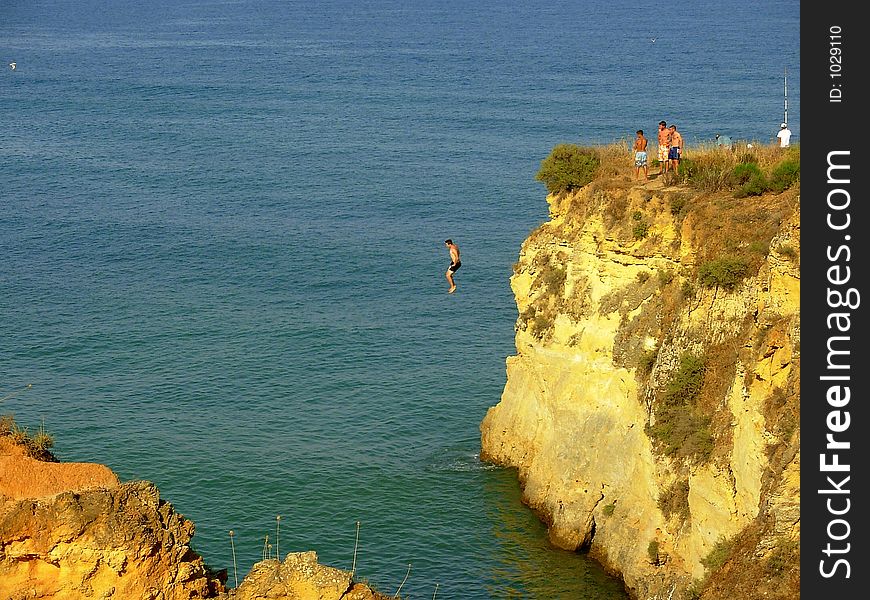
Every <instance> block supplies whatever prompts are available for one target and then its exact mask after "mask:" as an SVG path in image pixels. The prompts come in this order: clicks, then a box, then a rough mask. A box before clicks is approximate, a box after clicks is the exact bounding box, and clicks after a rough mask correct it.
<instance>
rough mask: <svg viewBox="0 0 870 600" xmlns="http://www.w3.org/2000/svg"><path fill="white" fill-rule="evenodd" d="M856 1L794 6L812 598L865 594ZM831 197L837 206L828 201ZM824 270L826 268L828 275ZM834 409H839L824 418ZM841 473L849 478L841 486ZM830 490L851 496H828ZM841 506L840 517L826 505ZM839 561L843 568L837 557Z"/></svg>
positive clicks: (863, 76)
mask: <svg viewBox="0 0 870 600" xmlns="http://www.w3.org/2000/svg"><path fill="white" fill-rule="evenodd" d="M858 7H859V4H858V2H837V1H836V0H835V1H832V2H806V1H805V2H804V3H803V5H802V6H801V31H800V34H801V50H800V52H801V61H800V62H801V88H800V89H801V138H800V146H801V155H802V156H801V204H802V206H801V246H802V247H801V363H802V364H801V597H803V598H808V599H816V598H830V599H832V600H834V599H839V598H843V599H846V598H859V597H865V596H866V594H867V593H868V591H867V589H868V581H870V577H868V573H870V563H868V554H870V553H868V551H867V548H868V545H870V539H868V532H867V528H866V526H865V523H866V521H867V519H866V516H865V515H866V511H867V510H870V506H868V502H867V497H868V494H867V491H866V490H867V488H868V482H867V468H866V464H867V460H868V452H870V451H868V444H867V442H866V440H867V439H868V437H870V423H868V410H867V408H866V406H867V402H868V397H867V388H866V380H867V378H868V374H870V359H868V358H867V355H868V353H867V352H865V351H864V344H865V343H866V341H867V336H866V329H867V327H866V321H867V319H866V317H865V313H866V311H867V310H868V309H870V296H865V294H864V292H865V291H867V290H866V284H865V281H866V272H867V264H868V260H870V256H868V254H867V238H868V237H870V231H868V227H870V216H868V213H870V207H868V206H867V204H868V198H867V193H866V191H867V179H868V178H870V164H868V162H867V154H868V153H867V151H866V148H867V145H868V143H870V142H868V140H867V134H866V133H865V132H864V129H865V127H866V121H865V120H864V119H863V116H864V114H865V113H866V109H867V108H868V97H870V96H868V93H867V92H866V91H865V90H866V87H867V86H868V83H870V82H868V79H870V69H868V65H870V55H868V52H867V38H868V37H870V31H868V29H867V27H866V26H867V24H868V23H870V21H868V20H867V19H866V18H864V17H862V16H861V15H859V11H858ZM837 35H839V36H840V37H839V38H838V37H836V36H837ZM835 48H839V52H840V53H841V54H838V50H835ZM837 57H839V58H837ZM834 73H840V75H834ZM835 100H836V101H835ZM831 152H840V153H841V154H838V155H837V157H836V158H835V159H834V160H835V161H836V162H837V163H838V164H840V165H843V164H848V165H849V167H850V168H849V169H848V171H846V170H843V169H840V170H838V171H836V172H834V173H835V177H834V178H840V179H843V178H844V177H843V176H844V175H845V176H846V177H848V179H849V182H848V183H847V184H844V183H839V184H836V183H831V182H829V177H828V161H829V155H830V153H831ZM843 152H848V155H846V154H843ZM837 174H838V175H837ZM833 190H842V191H833ZM844 192H845V193H844ZM847 194H848V195H847ZM829 195H830V196H831V199H832V201H833V203H834V204H836V205H838V206H840V208H837V209H832V208H831V207H829ZM844 205H847V206H844ZM829 215H830V218H831V220H832V222H834V224H835V225H838V226H842V225H843V224H844V223H846V219H847V215H848V219H849V221H848V223H849V225H848V227H846V228H844V229H840V230H836V229H834V228H832V227H830V226H829V224H828V219H829ZM842 247H847V248H848V251H847V250H842V249H841V248H842ZM838 249H841V250H840V252H839V254H838V253H837V250H838ZM831 256H834V257H836V258H835V259H833V260H832V259H831V258H830V257H831ZM847 258H848V260H847ZM832 267H834V269H835V270H834V271H833V272H832V271H829V270H830V269H831V268H832ZM847 267H848V268H849V271H848V273H849V275H850V278H849V281H848V282H845V283H840V284H834V283H832V282H831V281H830V277H831V276H833V277H834V279H837V278H839V279H843V278H844V276H845V274H846V273H847V271H846V268H847ZM849 288H854V289H855V290H856V291H857V292H858V294H859V295H860V301H859V302H857V303H855V302H853V304H858V306H856V307H855V308H850V307H837V308H835V307H832V306H831V302H829V300H828V294H829V290H839V291H841V292H842V293H844V294H845V293H846V292H847V290H848V289H849ZM865 304H866V306H865ZM831 313H848V314H849V316H848V318H847V319H843V320H841V321H840V322H839V324H840V325H841V326H842V325H844V324H846V323H848V324H849V330H848V331H847V332H843V331H841V330H838V329H837V328H836V327H833V328H831V327H830V326H829V316H830V315H831ZM832 336H841V338H842V337H843V336H846V337H847V338H848V341H845V340H843V339H840V340H838V341H836V342H834V346H835V347H836V348H838V349H840V350H848V351H849V354H848V355H842V354H841V355H838V356H839V359H838V362H839V363H843V364H845V363H848V364H849V368H848V370H844V369H840V370H838V371H836V372H835V371H833V370H831V369H830V368H829V367H828V362H827V361H828V358H829V348H828V344H829V338H831V337H832ZM832 374H837V375H846V376H847V377H848V381H839V382H833V381H831V380H823V379H822V377H824V376H827V375H832ZM832 385H843V386H848V387H849V388H850V400H849V402H848V404H846V405H845V406H840V407H834V406H832V405H831V404H830V403H829V402H828V396H827V394H828V391H829V389H830V387H831V386H832ZM832 411H840V412H839V413H838V414H837V415H834V416H831V412H832ZM845 412H848V413H849V416H848V418H849V426H848V428H847V429H846V430H845V431H841V432H838V433H832V432H831V430H830V429H829V425H828V418H829V416H831V418H833V419H834V421H833V423H834V427H842V424H843V421H844V419H845V414H844V413H845ZM838 423H839V425H838ZM829 433H830V434H832V435H833V436H834V439H835V440H836V441H839V442H849V444H850V447H849V448H848V449H840V450H835V449H829V448H826V445H827V443H828V440H827V437H826V436H827V435H828V434H829ZM835 453H836V454H838V455H839V456H838V461H839V463H841V464H848V465H849V471H848V472H842V471H841V472H832V471H828V472H826V471H824V470H823V469H822V466H821V460H820V459H821V455H822V454H826V456H827V458H826V459H825V460H826V462H828V463H831V462H832V461H833V457H832V454H835ZM847 476H848V477H849V480H848V481H847V482H846V483H843V481H844V478H845V477H847ZM828 477H830V478H831V480H832V481H833V484H834V485H832V482H831V481H829V480H828ZM837 486H839V488H841V489H842V490H848V493H831V491H830V490H836V487H837ZM825 490H828V491H825ZM829 500H830V506H829V505H828V501H829ZM847 507H848V511H846V512H843V513H842V514H833V513H832V512H831V511H832V510H833V511H837V512H842V511H845V510H846V508H847ZM837 538H840V539H837ZM829 544H830V547H829ZM840 559H842V560H844V561H846V563H839V564H837V563H836V561H837V560H840ZM847 564H848V568H847ZM824 573H827V574H828V575H829V576H825V575H824Z"/></svg>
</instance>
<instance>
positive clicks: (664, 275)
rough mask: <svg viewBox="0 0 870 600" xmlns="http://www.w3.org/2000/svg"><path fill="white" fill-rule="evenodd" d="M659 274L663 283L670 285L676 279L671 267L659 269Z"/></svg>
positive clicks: (660, 281)
mask: <svg viewBox="0 0 870 600" xmlns="http://www.w3.org/2000/svg"><path fill="white" fill-rule="evenodd" d="M658 276H659V283H660V284H661V285H668V284H669V283H670V282H672V281H673V280H674V272H673V271H671V270H670V269H659V270H658Z"/></svg>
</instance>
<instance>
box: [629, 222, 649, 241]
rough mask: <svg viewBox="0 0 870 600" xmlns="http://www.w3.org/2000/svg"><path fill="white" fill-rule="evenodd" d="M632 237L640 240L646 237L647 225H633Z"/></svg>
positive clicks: (643, 223)
mask: <svg viewBox="0 0 870 600" xmlns="http://www.w3.org/2000/svg"><path fill="white" fill-rule="evenodd" d="M631 233H632V235H634V239H636V240H642V239H644V238H645V237H646V236H647V235H649V223H646V222H644V221H639V222H637V223H635V224H634V227H632V229H631Z"/></svg>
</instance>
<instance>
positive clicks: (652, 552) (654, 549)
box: [646, 540, 659, 565]
mask: <svg viewBox="0 0 870 600" xmlns="http://www.w3.org/2000/svg"><path fill="white" fill-rule="evenodd" d="M646 553H647V554H648V555H649V562H650V563H651V564H654V565H657V564H659V543H658V542H657V541H656V540H652V541H651V542H650V543H649V545H648V546H647V547H646Z"/></svg>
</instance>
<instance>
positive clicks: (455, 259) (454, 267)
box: [444, 239, 462, 294]
mask: <svg viewBox="0 0 870 600" xmlns="http://www.w3.org/2000/svg"><path fill="white" fill-rule="evenodd" d="M444 244H445V245H446V246H447V249H448V250H450V266H449V267H447V273H445V275H446V276H447V283H449V284H450V289H449V290H447V293H448V294H452V293H453V292H455V291H456V282H454V281H453V274H454V273H455V272H456V271H458V270H459V267H461V266H462V262H461V261H460V260H459V246H457V245H456V244H454V243H453V240H450V239H447V240H444Z"/></svg>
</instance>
